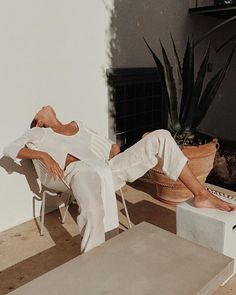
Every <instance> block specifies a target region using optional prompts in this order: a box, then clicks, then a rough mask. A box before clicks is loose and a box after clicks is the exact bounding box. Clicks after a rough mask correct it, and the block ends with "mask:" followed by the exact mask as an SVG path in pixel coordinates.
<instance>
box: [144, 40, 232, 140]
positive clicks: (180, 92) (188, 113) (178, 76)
mask: <svg viewBox="0 0 236 295" xmlns="http://www.w3.org/2000/svg"><path fill="white" fill-rule="evenodd" d="M144 41H145V43H146V45H147V47H148V49H149V50H150V52H151V55H152V57H153V58H154V61H155V63H156V66H157V68H158V72H159V76H160V80H161V84H162V90H163V94H164V97H165V98H166V100H167V103H168V110H169V115H170V123H171V130H172V131H173V133H174V137H175V138H179V139H180V141H181V142H178V143H179V144H181V145H184V144H186V143H190V144H199V139H198V136H196V134H198V133H197V130H196V129H197V127H198V126H199V124H200V123H201V121H202V120H203V118H204V117H205V115H206V113H207V111H208V109H209V107H210V105H211V104H212V102H213V100H214V98H215V96H216V94H217V91H218V89H219V87H220V85H221V83H222V81H223V80H224V77H225V74H226V72H227V69H228V67H229V64H230V62H231V60H232V57H233V54H234V50H235V47H236V44H235V45H234V46H233V49H232V51H231V53H230V55H229V57H228V59H227V61H226V63H225V65H224V66H223V67H222V68H221V69H220V70H218V72H217V73H216V74H215V75H214V76H213V77H212V78H211V79H210V80H209V81H208V83H207V84H206V86H205V87H204V80H205V77H206V74H207V68H208V63H209V57H210V44H209V45H208V47H207V50H206V53H205V55H204V57H203V59H202V62H201V65H200V67H199V70H198V73H197V75H196V77H195V75H194V72H195V69H194V49H195V45H196V43H197V42H196V43H194V40H193V38H190V37H189V38H188V41H187V45H186V49H185V54H184V58H183V62H182V63H181V62H180V58H179V54H178V52H177V49H176V45H175V42H174V40H173V38H172V36H171V43H172V48H173V55H174V69H175V73H174V71H173V67H172V65H171V63H170V59H169V58H168V55H167V53H166V50H165V48H164V46H163V44H162V43H161V42H160V46H161V51H162V57H163V63H162V62H161V61H160V59H159V58H158V57H157V55H156V54H155V52H154V51H153V50H152V48H151V47H150V45H149V44H148V42H147V41H146V40H145V39H144ZM196 139H197V141H196Z"/></svg>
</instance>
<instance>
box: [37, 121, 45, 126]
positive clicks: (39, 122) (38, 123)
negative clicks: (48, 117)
mask: <svg viewBox="0 0 236 295" xmlns="http://www.w3.org/2000/svg"><path fill="white" fill-rule="evenodd" d="M43 126H44V125H43V121H41V120H38V121H37V124H36V127H43Z"/></svg>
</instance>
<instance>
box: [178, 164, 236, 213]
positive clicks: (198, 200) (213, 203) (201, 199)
mask: <svg viewBox="0 0 236 295" xmlns="http://www.w3.org/2000/svg"><path fill="white" fill-rule="evenodd" d="M179 180H181V181H182V182H183V184H184V185H185V186H186V187H187V188H188V189H189V190H190V191H191V192H192V193H193V196H194V201H193V202H194V205H195V207H198V208H215V209H220V210H223V211H232V210H234V209H236V206H233V205H231V204H229V203H227V202H224V201H222V200H220V199H219V198H217V197H215V196H213V195H212V194H211V193H210V192H208V191H207V190H206V189H205V188H204V187H203V186H202V185H201V183H200V182H199V181H198V179H197V178H196V177H195V176H194V175H193V173H192V171H191V169H190V168H189V166H188V164H186V165H185V166H184V168H183V170H182V171H181V173H180V175H179Z"/></svg>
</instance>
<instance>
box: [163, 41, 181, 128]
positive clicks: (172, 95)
mask: <svg viewBox="0 0 236 295" xmlns="http://www.w3.org/2000/svg"><path fill="white" fill-rule="evenodd" d="M160 45H161V50H162V55H163V60H164V73H165V80H166V86H167V91H168V96H169V105H170V117H171V123H172V128H173V129H174V131H178V129H179V127H180V126H179V125H180V124H179V118H178V101H177V94H176V86H175V79H174V76H173V70H172V67H171V64H170V61H169V59H168V56H167V54H166V51H165V48H164V47H163V45H162V43H161V42H160Z"/></svg>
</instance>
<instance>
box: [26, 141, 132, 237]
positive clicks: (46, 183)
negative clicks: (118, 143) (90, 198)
mask: <svg viewBox="0 0 236 295" xmlns="http://www.w3.org/2000/svg"><path fill="white" fill-rule="evenodd" d="M26 146H27V147H28V148H30V149H33V150H37V148H36V147H35V145H34V144H32V143H28V144H27V145H26ZM98 146H99V144H96V149H97V151H99V154H98V153H97V152H95V154H98V156H99V157H100V158H101V157H102V156H104V155H105V154H106V153H105V152H107V150H106V149H105V146H106V145H104V143H103V144H102V146H100V147H102V148H100V149H99V148H98ZM32 162H33V165H34V167H35V170H36V173H37V175H38V178H39V180H40V182H41V184H42V187H41V189H42V204H41V222H40V235H41V236H43V235H44V216H45V204H46V196H47V195H49V196H59V197H60V196H61V194H62V193H65V194H67V195H68V197H67V200H66V202H65V213H64V215H63V218H62V223H64V222H65V218H66V214H67V212H68V208H69V205H70V203H71V199H72V196H73V194H72V191H71V188H70V186H69V185H68V183H66V181H65V180H64V179H63V178H60V177H58V176H57V177H56V179H54V178H53V177H52V176H51V175H50V174H49V173H48V171H47V167H46V166H45V164H44V163H43V162H42V161H41V160H38V159H33V160H32ZM48 189H50V191H49V190H48ZM51 190H53V192H52V191H51ZM120 195H121V199H122V203H123V206H124V210H125V214H126V218H127V222H128V226H129V228H131V227H132V225H131V222H130V217H129V212H128V209H127V206H126V202H125V198H124V195H123V192H122V189H120Z"/></svg>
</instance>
